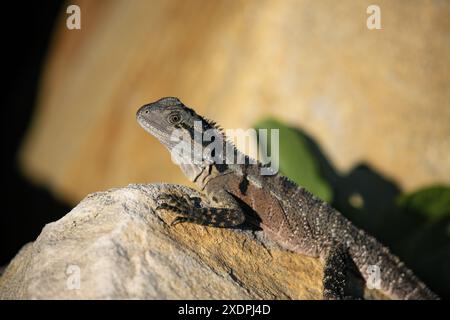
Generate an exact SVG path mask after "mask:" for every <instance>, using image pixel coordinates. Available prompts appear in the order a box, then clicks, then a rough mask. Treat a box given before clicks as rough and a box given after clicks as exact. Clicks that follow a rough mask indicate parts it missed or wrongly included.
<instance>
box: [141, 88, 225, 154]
mask: <svg viewBox="0 0 450 320" xmlns="http://www.w3.org/2000/svg"><path fill="white" fill-rule="evenodd" d="M136 118H137V121H138V123H139V124H140V125H141V126H142V128H144V130H146V131H147V132H148V133H150V134H152V135H153V136H155V137H156V138H157V139H158V140H160V141H161V143H163V144H164V145H165V146H166V147H167V148H168V149H169V150H172V149H173V148H174V147H175V146H176V145H177V144H178V142H177V141H176V139H175V140H174V139H171V138H172V137H173V135H174V133H175V131H177V130H178V132H177V134H176V135H177V136H179V134H178V133H180V132H181V133H182V134H184V135H185V136H187V137H188V138H189V139H190V140H191V143H197V141H194V140H195V139H194V136H195V133H196V131H197V132H198V131H201V132H205V131H207V130H209V129H213V130H216V131H217V132H218V133H220V129H219V128H218V127H217V126H216V124H215V123H214V122H212V121H209V120H206V119H204V118H202V117H201V116H199V115H198V114H197V113H195V111H194V110H192V109H190V108H188V107H186V106H185V105H184V104H183V103H182V102H181V101H180V100H179V99H178V98H173V97H167V98H162V99H160V100H158V101H155V102H152V103H149V104H146V105H144V106H142V107H141V108H140V109H139V110H138V111H137V114H136ZM220 134H221V133H220ZM200 137H201V136H200ZM200 143H202V146H203V147H206V146H207V145H208V144H209V143H210V142H207V141H206V142H203V141H200Z"/></svg>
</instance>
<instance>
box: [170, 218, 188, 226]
mask: <svg viewBox="0 0 450 320" xmlns="http://www.w3.org/2000/svg"><path fill="white" fill-rule="evenodd" d="M187 221H189V219H188V218H186V217H176V218H175V219H173V221H172V222H171V224H170V226H171V227H173V226H175V225H177V224H179V223H184V222H187Z"/></svg>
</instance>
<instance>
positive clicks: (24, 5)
mask: <svg viewBox="0 0 450 320" xmlns="http://www.w3.org/2000/svg"><path fill="white" fill-rule="evenodd" d="M62 4H63V1H59V0H39V1H19V2H7V3H6V4H4V5H2V12H3V14H2V19H1V22H2V28H1V29H2V33H3V37H2V39H4V43H5V44H6V45H5V46H4V47H3V48H2V50H1V51H2V64H3V67H2V78H3V88H2V90H1V109H2V117H1V119H2V160H3V164H2V181H3V191H2V203H3V205H2V210H1V214H0V265H1V266H4V265H5V264H7V263H9V261H10V260H11V259H12V258H13V257H14V255H15V254H16V253H17V252H18V251H19V249H20V248H21V247H22V246H23V245H24V244H25V243H27V242H30V241H33V240H34V239H36V237H37V236H38V235H39V233H40V232H41V230H42V227H43V226H44V224H46V223H48V222H51V221H55V220H57V219H58V218H60V217H62V216H63V215H64V214H65V213H67V212H68V210H69V206H68V205H67V204H64V203H63V202H61V201H58V200H56V199H55V198H54V197H53V196H52V195H51V194H50V193H49V192H48V191H46V189H45V188H42V187H39V186H37V185H34V184H32V183H31V182H30V181H29V180H27V179H26V178H25V177H24V176H23V175H22V174H21V172H20V170H19V168H18V164H17V163H18V162H17V152H18V149H19V146H20V143H21V142H22V139H23V137H24V134H25V130H26V128H27V126H28V125H29V123H30V120H31V116H32V114H33V108H34V106H35V102H36V101H35V100H36V96H37V92H38V84H39V79H40V76H41V72H42V70H43V67H44V63H43V62H44V58H45V56H46V53H47V50H48V47H49V44H50V40H51V37H52V30H53V27H54V25H55V22H56V19H57V17H58V14H59V10H60V8H61V6H62ZM5 40H6V41H5ZM36 208H40V209H39V210H35V209H36ZM30 212H32V213H33V214H30Z"/></svg>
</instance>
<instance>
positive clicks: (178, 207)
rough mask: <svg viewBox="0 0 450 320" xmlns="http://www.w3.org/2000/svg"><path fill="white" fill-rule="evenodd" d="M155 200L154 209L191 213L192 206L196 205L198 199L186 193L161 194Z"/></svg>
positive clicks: (184, 213)
mask: <svg viewBox="0 0 450 320" xmlns="http://www.w3.org/2000/svg"><path fill="white" fill-rule="evenodd" d="M156 201H157V203H158V205H157V207H156V210H160V209H163V210H169V211H174V212H176V213H178V214H183V215H188V214H190V213H192V211H193V210H194V208H196V207H198V200H196V199H195V198H189V197H188V196H187V195H182V196H177V195H173V194H161V195H159V196H158V197H157V198H156Z"/></svg>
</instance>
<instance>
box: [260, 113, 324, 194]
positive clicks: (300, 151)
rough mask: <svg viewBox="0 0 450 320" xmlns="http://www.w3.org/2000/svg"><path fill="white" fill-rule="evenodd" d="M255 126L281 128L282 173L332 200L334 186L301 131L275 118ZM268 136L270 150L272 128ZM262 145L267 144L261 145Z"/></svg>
mask: <svg viewBox="0 0 450 320" xmlns="http://www.w3.org/2000/svg"><path fill="white" fill-rule="evenodd" d="M254 128H256V129H279V137H280V143H279V148H280V149H279V152H280V153H279V157H280V158H279V159H280V168H279V169H280V173H281V174H282V175H284V176H286V177H288V178H290V179H291V180H293V181H294V182H296V183H297V184H299V185H301V186H303V187H305V188H306V189H307V190H309V191H310V192H312V193H313V194H314V195H315V196H317V197H319V198H321V199H322V200H324V201H327V202H331V200H332V198H333V191H332V188H331V187H330V185H329V184H328V182H327V181H326V180H325V179H324V178H323V176H322V175H321V173H320V170H319V166H318V165H317V159H315V157H314V155H313V153H312V152H311V150H310V149H309V147H308V144H307V141H306V139H305V138H304V137H303V136H302V134H301V133H300V132H299V131H297V130H295V129H293V128H291V127H289V126H286V125H284V124H283V123H281V122H279V121H277V120H274V119H266V120H264V121H261V122H258V123H257V124H256V125H255V126H254ZM267 137H268V139H267V140H268V141H267V147H268V150H269V151H270V150H271V149H270V147H271V144H270V143H271V141H270V140H271V139H270V130H268V132H267ZM260 143H261V141H260ZM260 147H265V146H262V145H260ZM269 153H270V152H269Z"/></svg>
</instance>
